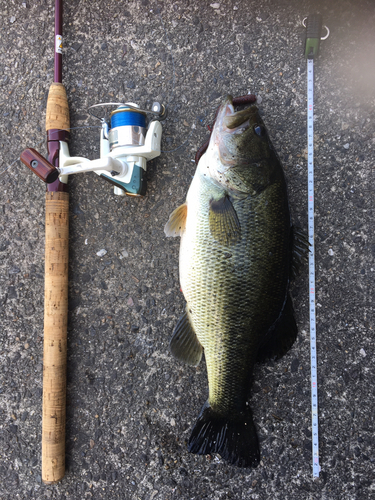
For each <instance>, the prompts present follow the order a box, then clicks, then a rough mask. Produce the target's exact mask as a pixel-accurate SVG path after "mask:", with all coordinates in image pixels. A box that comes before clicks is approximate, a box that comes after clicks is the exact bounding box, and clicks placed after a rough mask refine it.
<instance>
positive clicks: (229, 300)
mask: <svg viewBox="0 0 375 500" xmlns="http://www.w3.org/2000/svg"><path fill="white" fill-rule="evenodd" d="M164 231H165V234H166V236H168V237H176V236H180V237H181V242H180V252H179V278H180V285H181V291H182V292H183V294H184V298H185V299H186V307H185V310H184V312H183V314H182V316H181V317H180V319H179V320H178V322H177V325H176V327H175V329H174V331H173V334H172V337H171V340H170V350H171V352H172V354H173V356H174V357H175V358H176V359H178V360H180V361H182V362H184V363H186V364H188V365H191V366H197V365H198V364H199V362H200V361H201V359H202V357H203V354H204V358H205V361H206V368H207V376H208V399H207V401H206V402H205V404H204V405H203V408H202V410H201V412H200V414H199V416H198V418H197V421H196V423H195V426H194V428H193V429H192V432H191V436H190V439H189V441H188V450H189V451H190V452H191V453H195V454H200V455H201V454H203V455H207V454H212V453H217V454H219V455H220V456H221V457H222V459H224V460H226V461H228V462H229V463H231V464H233V465H236V466H239V467H256V466H257V465H258V464H259V461H260V450H259V441H258V436H257V431H256V427H255V424H254V420H253V415H252V410H251V408H250V406H249V402H248V401H249V397H250V395H251V392H250V390H251V381H252V376H253V370H254V365H255V363H257V362H259V361H265V360H267V359H278V358H280V357H281V356H282V355H284V354H285V353H286V352H287V351H288V350H289V349H290V348H291V347H292V345H293V343H294V341H295V339H296V337H297V324H296V321H295V317H294V310H293V304H292V299H291V296H290V291H289V285H290V280H291V278H292V277H293V275H294V273H295V271H296V269H297V268H298V265H299V263H300V262H301V260H303V255H304V253H305V251H306V245H305V242H304V240H303V235H302V232H301V231H299V230H295V229H294V226H293V225H292V221H291V215H290V209H289V202H288V193H287V185H286V179H285V175H284V171H283V167H282V164H281V162H280V159H279V157H278V155H277V153H276V151H275V149H274V147H273V145H272V143H271V141H270V138H269V135H268V132H267V129H266V127H265V125H264V123H263V120H262V118H261V117H260V114H259V111H258V108H257V106H256V105H251V106H250V107H248V108H245V109H242V110H240V111H235V108H234V106H233V98H232V97H231V96H230V95H228V96H227V97H226V98H225V99H224V101H223V103H222V105H221V106H220V107H219V109H218V111H217V115H216V119H215V122H214V126H213V129H212V132H211V136H210V140H209V143H208V146H207V149H206V151H205V152H204V154H203V155H202V156H201V157H200V159H199V161H198V164H197V168H196V172H195V175H194V177H193V180H192V182H191V185H190V187H189V190H188V193H187V196H186V201H185V202H184V203H183V204H182V205H180V206H179V207H178V208H177V209H175V210H174V211H173V212H172V214H171V215H170V217H169V220H168V222H167V223H166V225H165V228H164Z"/></svg>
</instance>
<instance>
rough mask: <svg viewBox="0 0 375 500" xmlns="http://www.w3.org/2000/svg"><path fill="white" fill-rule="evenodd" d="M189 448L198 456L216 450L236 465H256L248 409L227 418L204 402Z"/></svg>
mask: <svg viewBox="0 0 375 500" xmlns="http://www.w3.org/2000/svg"><path fill="white" fill-rule="evenodd" d="M188 449H189V451H190V452H191V453H196V454H198V455H207V454H210V453H219V455H220V456H221V457H222V458H223V459H224V460H227V461H228V462H230V463H231V464H233V465H237V466H238V467H256V466H257V465H258V463H259V459H260V457H259V444H258V437H257V433H256V430H255V426H254V422H253V417H252V414H251V410H250V408H249V407H246V411H244V412H242V413H240V414H235V415H233V418H228V417H223V416H222V415H220V414H218V413H216V412H215V411H214V410H213V409H212V408H211V406H210V405H209V403H208V401H207V402H206V404H205V405H204V406H203V408H202V411H201V413H200V415H199V417H198V420H197V422H196V424H195V426H194V429H193V431H192V433H191V436H190V439H189V443H188Z"/></svg>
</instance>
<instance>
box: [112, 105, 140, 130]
mask: <svg viewBox="0 0 375 500" xmlns="http://www.w3.org/2000/svg"><path fill="white" fill-rule="evenodd" d="M124 125H130V126H133V127H144V128H145V127H146V116H145V115H144V114H143V113H138V112H137V111H130V110H129V108H124V109H123V110H122V109H121V108H120V109H118V110H116V111H115V112H114V113H113V114H112V116H111V128H116V127H122V126H124Z"/></svg>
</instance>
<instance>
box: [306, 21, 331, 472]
mask: <svg viewBox="0 0 375 500" xmlns="http://www.w3.org/2000/svg"><path fill="white" fill-rule="evenodd" d="M305 21H306V23H305ZM303 25H304V26H305V28H306V44H305V57H306V58H307V168H308V176H307V185H308V189H307V191H308V193H307V194H308V227H309V243H310V252H309V311H310V366H311V415H312V454H313V477H319V473H320V464H319V425H318V374H317V354H316V311H315V306H316V304H315V297H316V289H315V245H314V58H315V57H316V56H317V55H318V53H319V44H320V40H321V39H322V40H325V39H326V38H327V37H328V35H329V31H328V28H327V27H326V29H327V35H326V36H325V37H324V38H321V31H322V16H321V15H320V14H314V15H311V16H309V17H307V18H306V19H304V20H303Z"/></svg>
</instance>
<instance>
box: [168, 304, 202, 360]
mask: <svg viewBox="0 0 375 500" xmlns="http://www.w3.org/2000/svg"><path fill="white" fill-rule="evenodd" d="M169 347H170V350H171V353H172V354H173V356H174V357H175V358H177V359H179V360H180V361H183V362H184V363H186V364H188V365H191V366H197V365H198V364H199V362H200V360H201V358H202V354H203V347H202V345H201V343H200V342H199V340H198V338H197V335H196V333H195V331H194V329H193V327H192V325H191V322H190V319H189V312H188V310H187V308H186V310H185V312H184V314H183V315H182V316H181V318H180V319H179V320H178V323H177V325H176V327H175V329H174V331H173V334H172V338H171V341H170V343H169Z"/></svg>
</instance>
